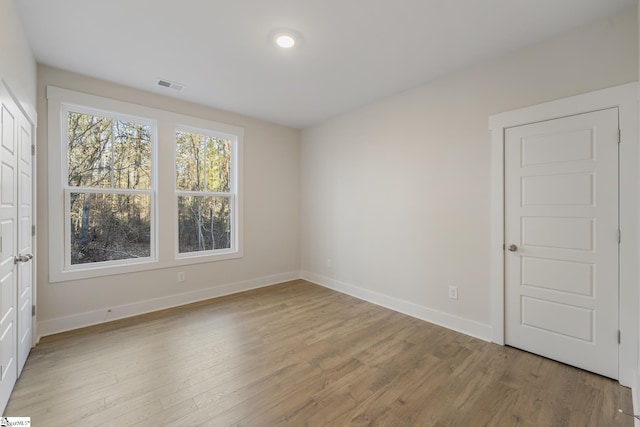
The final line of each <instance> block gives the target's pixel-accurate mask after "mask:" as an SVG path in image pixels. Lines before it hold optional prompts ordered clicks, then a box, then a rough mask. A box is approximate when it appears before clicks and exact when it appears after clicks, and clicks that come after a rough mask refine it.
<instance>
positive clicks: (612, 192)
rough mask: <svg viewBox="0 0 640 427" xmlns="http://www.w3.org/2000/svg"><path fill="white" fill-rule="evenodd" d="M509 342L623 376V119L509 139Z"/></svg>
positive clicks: (587, 121)
mask: <svg viewBox="0 0 640 427" xmlns="http://www.w3.org/2000/svg"><path fill="white" fill-rule="evenodd" d="M504 149H505V243H506V246H507V247H509V246H510V245H515V247H512V248H511V249H515V250H514V251H511V250H508V251H505V280H506V285H505V294H506V295H505V319H506V323H505V341H506V343H507V344H508V345H512V346H514V347H519V348H522V349H524V350H527V351H530V352H533V353H537V354H540V355H542V356H545V357H549V358H552V359H555V360H559V361H561V362H564V363H567V364H570V365H574V366H577V367H580V368H583V369H586V370H589V371H592V372H596V373H599V374H602V375H605V376H608V377H611V378H617V377H618V342H617V334H618V110H617V109H616V108H614V109H608V110H603V111H597V112H592V113H586V114H579V115H575V116H570V117H565V118H558V119H555V120H549V121H545V122H539V123H533V124H529V125H525V126H518V127H514V128H509V129H507V130H505V147H504Z"/></svg>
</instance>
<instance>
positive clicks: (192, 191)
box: [176, 130, 234, 253]
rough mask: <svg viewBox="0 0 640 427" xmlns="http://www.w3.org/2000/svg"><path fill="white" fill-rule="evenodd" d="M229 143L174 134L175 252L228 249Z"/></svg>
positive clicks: (229, 242)
mask: <svg viewBox="0 0 640 427" xmlns="http://www.w3.org/2000/svg"><path fill="white" fill-rule="evenodd" d="M232 152H233V145H232V141H231V140H230V139H227V138H220V137H216V136H209V135H202V134H199V133H194V132H188V131H184V130H178V131H177V132H176V190H177V204H178V252H179V253H189V252H202V251H215V250H220V249H230V248H231V247H232V236H231V230H232V224H231V218H232V207H233V197H234V195H233V193H232V181H231V179H232Z"/></svg>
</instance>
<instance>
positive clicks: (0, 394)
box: [0, 86, 20, 408]
mask: <svg viewBox="0 0 640 427" xmlns="http://www.w3.org/2000/svg"><path fill="white" fill-rule="evenodd" d="M19 116H20V114H19V111H18V109H17V108H16V106H15V104H14V103H13V101H12V99H11V98H10V96H9V94H8V93H7V92H6V90H5V88H4V87H2V86H0V126H2V132H1V135H2V141H0V245H1V250H0V253H1V255H0V406H1V407H2V408H4V407H5V405H6V403H7V401H8V400H9V396H10V395H11V390H13V385H14V384H15V382H16V379H17V377H18V368H17V339H16V337H17V317H16V316H17V314H16V312H17V310H16V304H17V298H16V296H17V292H16V290H17V283H18V282H17V277H16V268H15V256H16V254H17V246H18V245H17V242H18V240H17V238H18V233H17V231H18V197H17V191H16V190H17V186H16V184H17V183H16V181H17V177H18V171H17V169H18V149H19V148H18V132H19V131H18V123H19Z"/></svg>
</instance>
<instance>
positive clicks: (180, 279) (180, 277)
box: [178, 271, 185, 282]
mask: <svg viewBox="0 0 640 427" xmlns="http://www.w3.org/2000/svg"><path fill="white" fill-rule="evenodd" d="M184 280H185V277H184V271H178V282H184Z"/></svg>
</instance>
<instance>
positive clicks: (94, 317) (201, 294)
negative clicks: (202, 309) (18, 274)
mask: <svg viewBox="0 0 640 427" xmlns="http://www.w3.org/2000/svg"><path fill="white" fill-rule="evenodd" d="M300 277H301V276H300V272H299V271H290V272H287V273H281V274H275V275H272V276H265V277H258V278H255V279H250V280H245V281H242V282H235V283H228V284H224V285H220V286H213V287H210V288H206V289H199V290H197V291H191V292H184V293H181V294H175V295H167V296H165V297H160V298H154V299H150V300H145V301H138V302H134V303H130V304H124V305H120V306H116V307H109V308H104V309H100V310H94V311H88V312H85V313H78V314H74V315H71V316H65V317H58V318H55V319H50V320H44V321H41V322H38V325H37V331H38V341H39V340H40V338H41V337H44V336H47V335H53V334H57V333H60V332H65V331H70V330H73V329H79V328H84V327H86V326H92V325H97V324H100V323H106V322H110V321H112V320H118V319H124V318H127V317H132V316H137V315H140V314H145V313H150V312H153V311H158V310H164V309H166V308H172V307H177V306H180V305H185V304H190V303H193V302H198V301H203V300H207V299H211V298H217V297H221V296H225V295H231V294H235V293H238V292H244V291H249V290H251V289H257V288H263V287H265V286H271V285H275V284H278V283H283V282H288V281H290V280H296V279H300ZM109 310H110V311H109Z"/></svg>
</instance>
